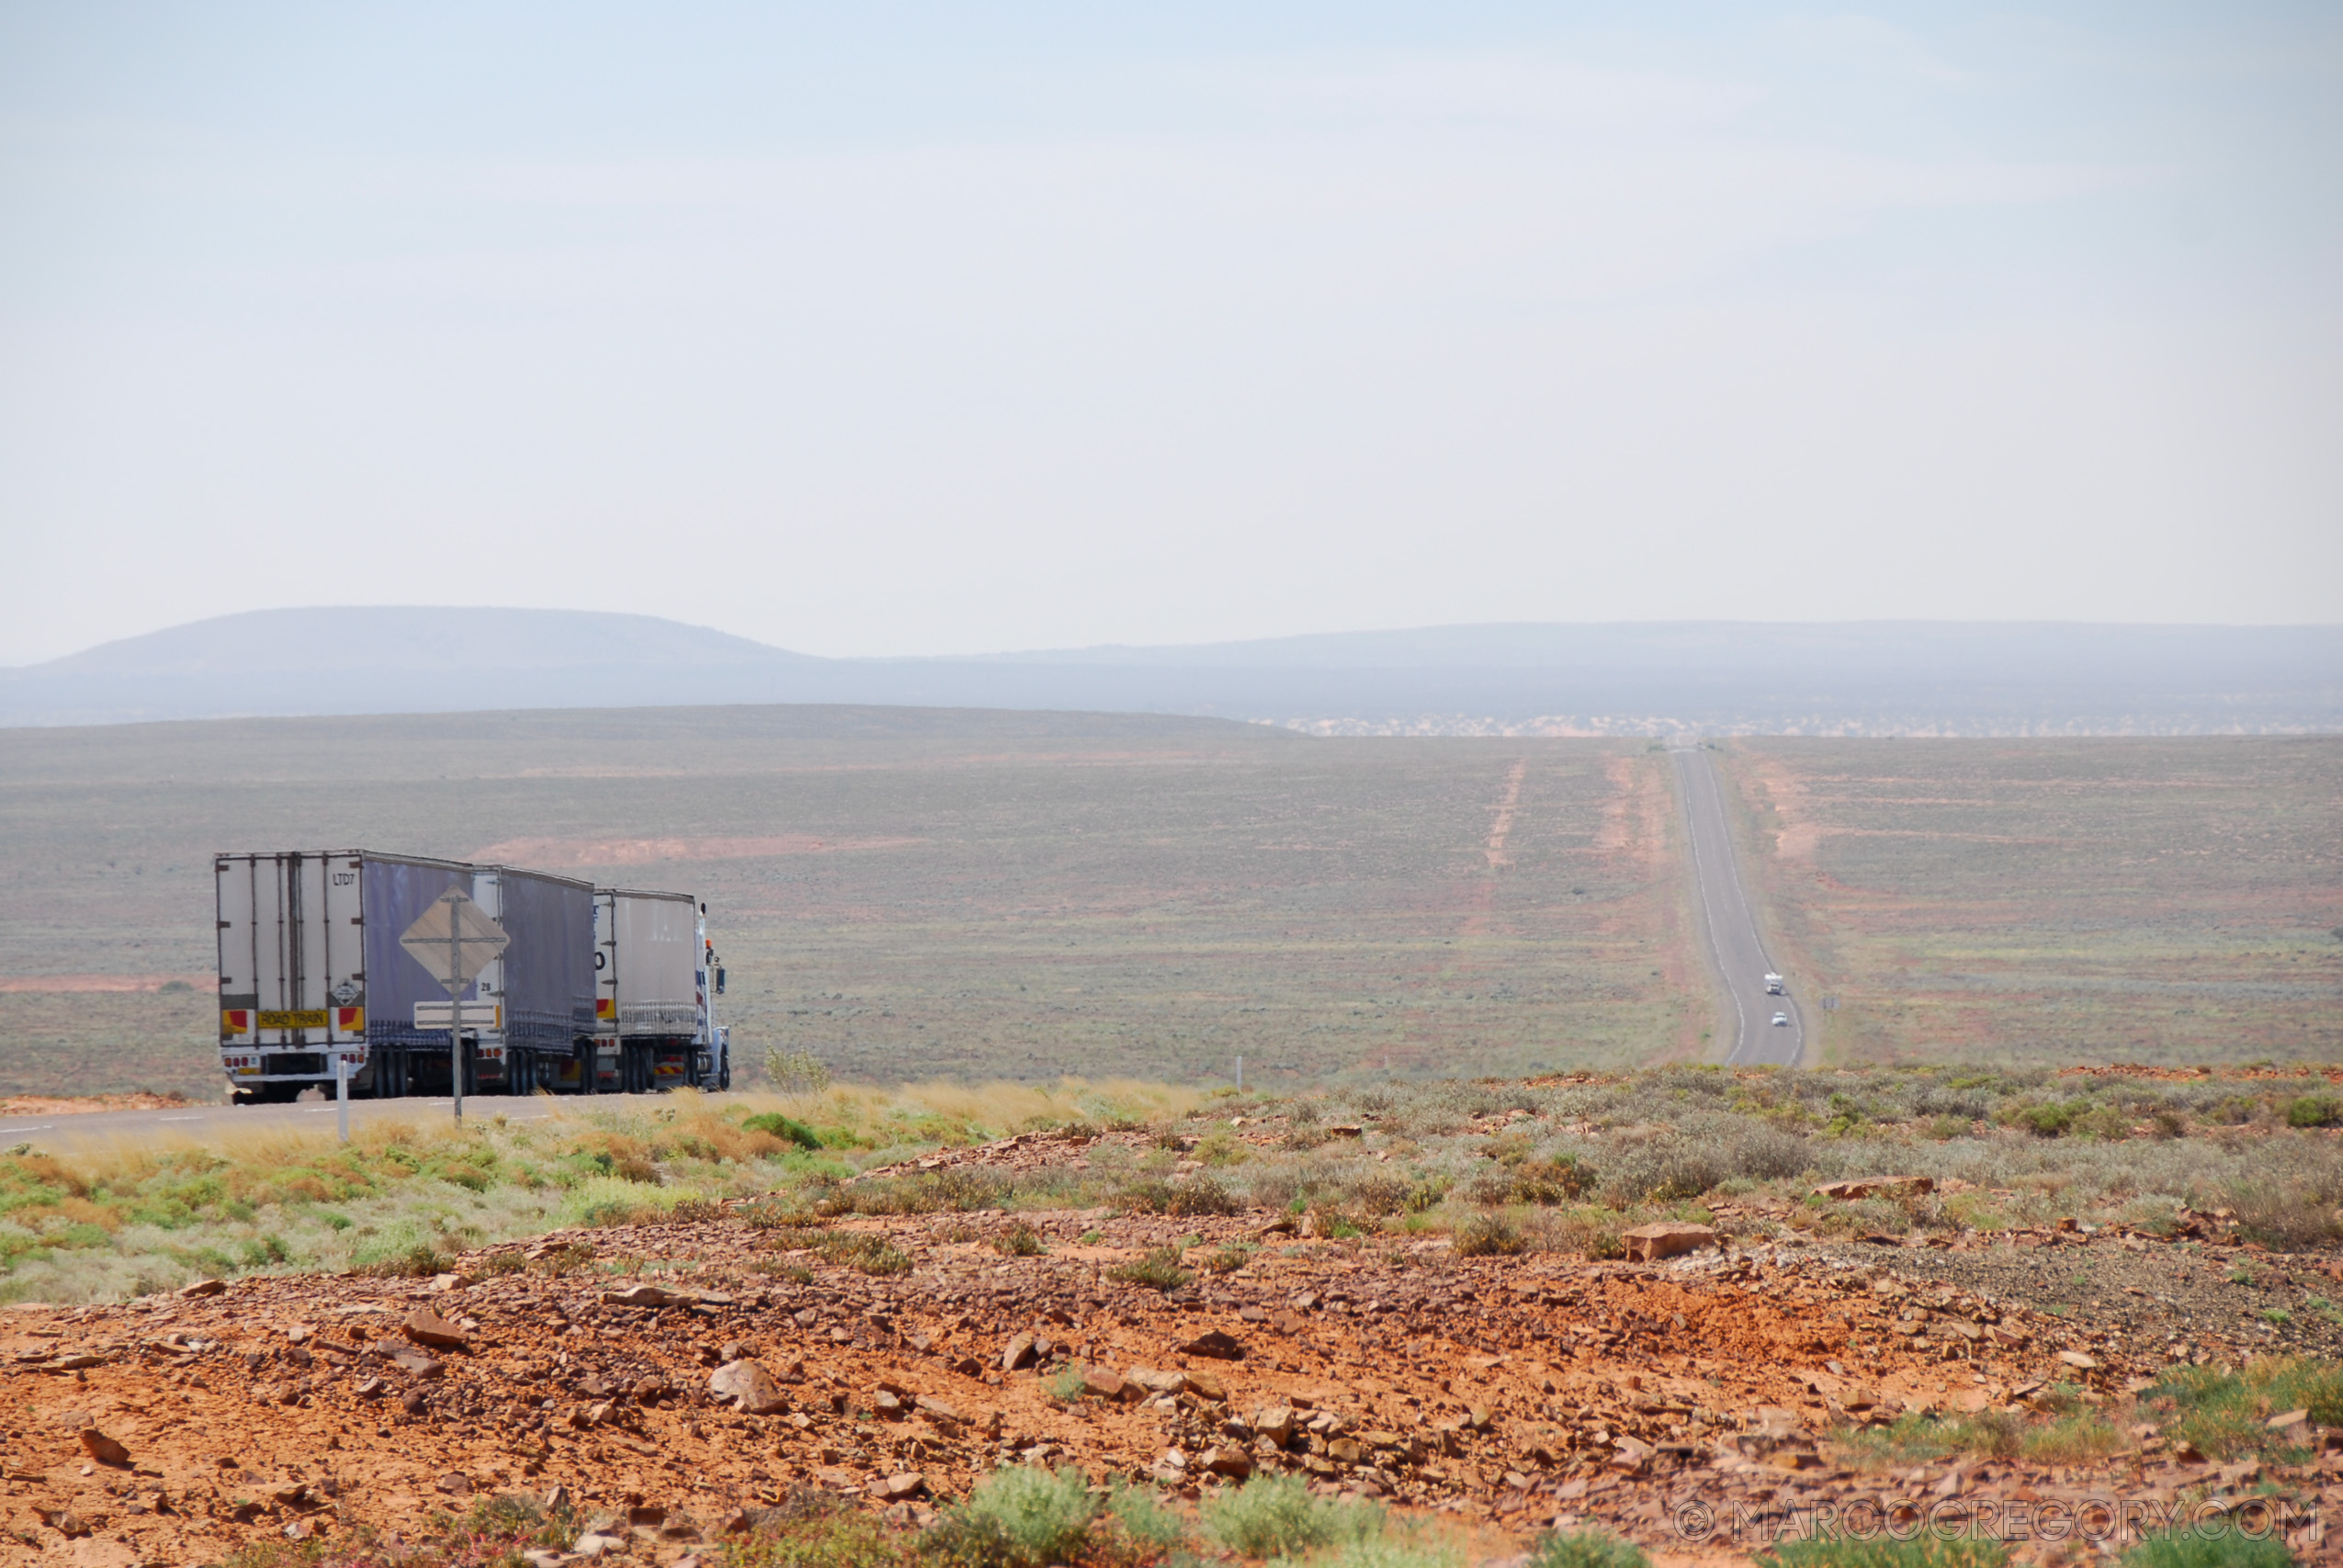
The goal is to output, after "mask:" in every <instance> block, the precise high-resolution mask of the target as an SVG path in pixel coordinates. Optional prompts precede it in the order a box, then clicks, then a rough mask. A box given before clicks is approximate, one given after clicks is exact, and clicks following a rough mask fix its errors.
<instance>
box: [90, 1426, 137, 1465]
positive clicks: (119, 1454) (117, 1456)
mask: <svg viewBox="0 0 2343 1568" xmlns="http://www.w3.org/2000/svg"><path fill="white" fill-rule="evenodd" d="M81 1438H82V1451H83V1452H84V1453H85V1454H87V1455H89V1457H90V1458H91V1459H93V1460H95V1461H97V1462H98V1463H99V1464H104V1465H111V1466H112V1467H113V1468H115V1469H116V1470H128V1469H130V1450H128V1449H126V1448H124V1447H123V1446H122V1445H121V1444H119V1443H118V1442H116V1441H115V1440H114V1439H113V1438H109V1437H108V1436H107V1435H106V1434H105V1433H103V1432H101V1431H99V1430H98V1429H97V1428H96V1427H83V1428H82V1431H81Z"/></svg>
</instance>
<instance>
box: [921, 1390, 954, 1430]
mask: <svg viewBox="0 0 2343 1568" xmlns="http://www.w3.org/2000/svg"><path fill="white" fill-rule="evenodd" d="M913 1403H914V1404H916V1405H917V1406H918V1409H919V1412H920V1414H921V1415H922V1416H926V1417H927V1418H928V1419H929V1420H931V1421H934V1422H936V1423H938V1424H939V1425H942V1426H945V1427H956V1426H958V1425H959V1424H960V1423H961V1422H962V1421H964V1420H966V1419H967V1417H966V1416H962V1415H961V1414H960V1413H959V1412H958V1411H957V1410H955V1409H953V1408H952V1406H950V1405H948V1404H945V1403H944V1402H943V1401H942V1400H940V1399H937V1398H935V1397H934V1396H933V1395H930V1394H924V1393H922V1394H921V1395H920V1396H919V1398H918V1399H917V1400H916V1401H914V1402H913Z"/></svg>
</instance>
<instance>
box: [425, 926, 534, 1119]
mask: <svg viewBox="0 0 2343 1568" xmlns="http://www.w3.org/2000/svg"><path fill="white" fill-rule="evenodd" d="M508 940H509V939H508V938H507V937H506V936H505V935H504V930H503V928H502V927H500V926H498V925H497V923H496V922H495V921H494V920H492V919H489V918H488V917H487V916H486V915H483V914H481V912H480V906H479V905H477V904H475V903H473V902H472V901H471V900H470V898H468V897H465V896H464V895H463V893H462V892H461V891H459V890H458V889H457V888H453V887H450V888H449V889H447V892H445V893H443V894H441V895H440V896H439V899H438V901H437V902H436V903H435V904H433V905H432V906H431V908H428V909H425V910H424V912H423V913H422V914H420V915H417V916H416V917H415V923H414V924H413V925H411V926H409V927H408V928H407V929H406V931H405V932H404V933H403V934H402V935H401V937H400V938H399V945H400V946H401V947H403V948H405V949H406V950H407V952H408V953H411V954H413V957H414V960H415V962H416V963H418V964H422V965H423V966H424V968H425V969H428V970H429V971H431V977H432V978H433V979H435V980H436V981H438V982H439V983H440V984H441V985H442V986H445V987H447V1082H448V1088H449V1090H450V1092H451V1093H452V1094H453V1095H454V1097H455V1101H456V1120H457V1121H458V1122H461V1121H462V1120H463V1119H464V987H467V986H469V985H470V984H471V983H472V981H473V980H474V979H476V978H477V977H478V976H479V975H480V972H481V970H483V969H485V968H487V967H488V966H489V965H490V964H492V963H494V962H495V961H496V955H497V954H498V953H503V952H504V944H505V942H507V941H508Z"/></svg>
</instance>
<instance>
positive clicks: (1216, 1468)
mask: <svg viewBox="0 0 2343 1568" xmlns="http://www.w3.org/2000/svg"><path fill="white" fill-rule="evenodd" d="M1197 1462H1198V1463H1200V1464H1201V1465H1202V1466H1203V1467H1204V1468H1205V1470H1208V1471H1210V1472H1212V1473H1213V1474H1215V1475H1225V1476H1228V1478H1229V1479H1230V1480H1232V1481H1242V1480H1243V1479H1244V1478H1245V1477H1247V1476H1249V1475H1251V1473H1252V1472H1253V1456H1252V1455H1251V1454H1249V1453H1247V1452H1246V1451H1245V1450H1243V1449H1241V1448H1239V1447H1238V1446H1237V1445H1236V1444H1234V1443H1224V1444H1221V1445H1220V1446H1219V1447H1217V1448H1210V1449H1206V1450H1204V1456H1203V1458H1202V1459H1201V1460H1199V1461H1197Z"/></svg>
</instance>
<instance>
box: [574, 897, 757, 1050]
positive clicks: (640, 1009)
mask: <svg viewBox="0 0 2343 1568" xmlns="http://www.w3.org/2000/svg"><path fill="white" fill-rule="evenodd" d="M723 989H724V971H723V969H722V968H721V967H720V966H719V965H718V964H717V963H716V957H715V949H714V946H713V944H712V943H711V942H709V941H708V937H707V906H706V905H705V904H701V903H699V902H697V901H696V900H695V899H694V898H693V897H692V896H691V895H689V894H687V893H653V892H649V891H646V890H643V889H640V888H630V887H598V888H596V889H594V1051H595V1082H594V1088H595V1089H597V1090H599V1089H605V1088H615V1089H618V1090H619V1091H621V1092H624V1093H641V1092H642V1091H644V1090H646V1089H673V1088H674V1087H676V1086H677V1085H679V1084H680V1085H685V1086H688V1087H691V1088H695V1089H696V1088H702V1087H707V1088H715V1089H730V1087H731V1084H732V1063H731V1057H730V1051H729V1049H728V1043H727V1039H726V1031H725V1030H724V1028H723V1027H722V1026H721V1025H720V1024H719V1023H718V1022H717V1021H716V1001H715V998H717V997H718V996H719V995H721V994H722V992H723Z"/></svg>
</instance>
